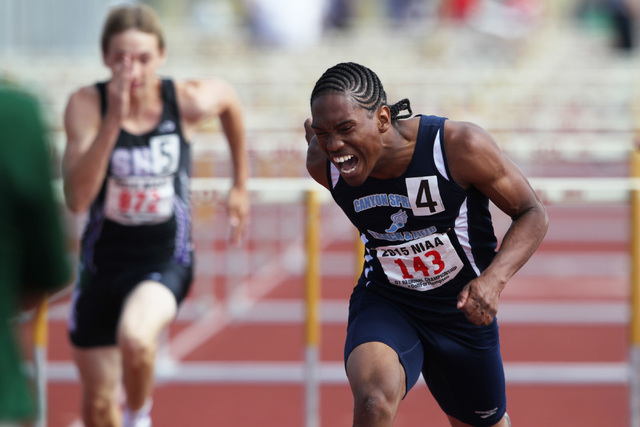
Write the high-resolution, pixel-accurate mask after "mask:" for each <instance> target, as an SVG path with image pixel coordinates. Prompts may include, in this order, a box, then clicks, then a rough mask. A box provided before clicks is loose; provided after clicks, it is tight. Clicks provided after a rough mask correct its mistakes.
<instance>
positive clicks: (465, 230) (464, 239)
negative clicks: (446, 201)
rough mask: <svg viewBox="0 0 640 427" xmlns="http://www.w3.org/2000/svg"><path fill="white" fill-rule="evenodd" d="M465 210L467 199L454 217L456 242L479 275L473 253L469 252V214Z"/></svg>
mask: <svg viewBox="0 0 640 427" xmlns="http://www.w3.org/2000/svg"><path fill="white" fill-rule="evenodd" d="M468 213H469V212H468V210H467V199H465V200H464V202H463V203H462V205H461V206H460V213H459V214H458V217H457V218H456V222H455V224H456V225H455V231H456V236H458V242H460V246H462V249H463V250H464V253H465V254H466V255H467V258H468V259H469V263H470V264H471V267H473V271H475V272H476V274H477V275H478V276H479V275H480V269H479V268H478V266H477V265H476V260H475V259H474V258H473V253H472V252H471V243H470V242H469V225H468V224H469V215H468Z"/></svg>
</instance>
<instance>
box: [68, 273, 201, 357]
mask: <svg viewBox="0 0 640 427" xmlns="http://www.w3.org/2000/svg"><path fill="white" fill-rule="evenodd" d="M146 280H153V281H156V282H159V283H162V284H163V285H165V286H166V287H167V288H168V289H169V290H170V291H171V293H173V295H174V296H175V297H176V303H177V304H180V303H181V302H182V301H183V300H184V298H185V297H186V295H187V293H188V291H189V288H190V287H191V282H192V280H193V265H187V266H183V265H181V264H178V263H173V262H168V263H165V264H162V265H156V266H144V267H136V268H133V269H127V270H126V271H123V272H118V273H115V274H110V275H104V274H103V275H99V274H92V273H91V272H89V271H88V270H87V269H83V268H82V266H80V268H79V269H78V278H77V280H76V287H75V289H74V291H73V300H72V307H71V313H70V318H69V337H70V339H71V343H72V344H73V345H74V346H76V347H82V348H90V347H100V346H113V345H116V333H117V328H118V322H119V320H120V313H121V312H122V306H123V304H124V301H125V299H126V298H127V296H128V295H129V293H130V292H131V291H132V290H133V289H134V288H135V287H136V286H137V285H138V284H140V283H141V282H143V281H146Z"/></svg>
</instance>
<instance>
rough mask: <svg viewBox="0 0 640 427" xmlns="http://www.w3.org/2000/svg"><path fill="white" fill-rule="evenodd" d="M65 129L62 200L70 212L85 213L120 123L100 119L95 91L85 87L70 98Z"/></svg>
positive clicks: (104, 173)
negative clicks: (63, 195)
mask: <svg viewBox="0 0 640 427" xmlns="http://www.w3.org/2000/svg"><path fill="white" fill-rule="evenodd" d="M64 126H65V131H66V134H67V145H66V148H65V151H64V155H63V158H62V174H63V179H64V194H65V199H66V203H67V206H68V208H69V209H70V210H71V211H72V212H76V213H79V212H85V211H86V210H87V209H88V208H89V206H90V205H91V202H93V200H94V199H95V197H96V196H97V194H98V192H99V191H100V186H101V185H102V181H103V180H104V177H105V175H106V172H107V167H108V165H109V156H110V153H111V150H112V149H113V146H114V145H115V143H116V139H117V137H118V133H119V132H120V124H119V122H118V121H117V120H113V117H111V118H106V117H105V120H104V121H102V120H101V118H100V102H99V99H98V93H97V90H96V89H95V88H93V87H86V88H82V89H80V90H79V91H77V92H76V93H74V94H73V95H71V97H70V99H69V102H68V104H67V108H66V110H65V115H64Z"/></svg>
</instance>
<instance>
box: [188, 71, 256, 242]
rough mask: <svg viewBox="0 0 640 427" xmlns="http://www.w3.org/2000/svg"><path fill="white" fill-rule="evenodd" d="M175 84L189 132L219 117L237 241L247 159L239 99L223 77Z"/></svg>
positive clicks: (245, 200)
mask: <svg viewBox="0 0 640 427" xmlns="http://www.w3.org/2000/svg"><path fill="white" fill-rule="evenodd" d="M178 88H179V89H178V99H179V105H180V112H181V114H182V119H183V122H184V124H185V128H186V130H188V132H189V133H195V131H196V130H197V128H198V127H199V126H200V125H201V123H202V122H203V121H204V120H207V119H210V118H216V117H218V118H219V119H220V123H221V124H222V131H223V132H224V134H225V137H226V139H227V141H228V143H229V149H230V152H231V160H232V163H233V177H232V179H233V184H232V186H231V189H230V190H229V196H228V199H227V209H228V213H229V224H230V226H231V241H232V242H233V243H235V244H237V243H239V242H240V237H241V236H242V232H243V230H244V227H245V226H246V223H247V220H248V217H249V194H248V191H247V181H248V179H249V161H248V157H247V145H246V133H245V127H244V116H243V113H242V108H241V106H240V101H239V99H238V96H237V94H236V91H235V89H234V88H233V86H232V85H231V84H229V83H228V82H226V81H225V80H222V79H206V80H189V81H185V82H182V83H180V84H179V86H178Z"/></svg>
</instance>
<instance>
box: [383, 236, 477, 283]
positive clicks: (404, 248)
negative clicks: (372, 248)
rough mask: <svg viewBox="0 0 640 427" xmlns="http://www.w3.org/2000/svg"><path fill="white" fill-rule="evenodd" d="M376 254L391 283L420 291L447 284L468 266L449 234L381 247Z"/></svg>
mask: <svg viewBox="0 0 640 427" xmlns="http://www.w3.org/2000/svg"><path fill="white" fill-rule="evenodd" d="M376 253H377V255H378V260H379V261H380V264H381V265H382V268H383V270H384V272H385V274H386V276H387V279H388V280H389V282H390V283H391V284H393V285H396V286H401V287H404V288H408V289H413V290H417V291H428V290H431V289H435V288H438V287H440V286H442V285H444V284H445V283H447V282H448V281H450V280H451V279H453V278H454V277H456V276H457V275H458V273H459V272H460V270H461V269H462V267H463V265H464V264H463V262H462V260H461V259H460V257H459V256H458V253H457V252H456V250H455V248H454V247H453V245H452V244H451V241H450V240H449V237H448V236H447V234H446V233H445V234H434V235H431V236H427V237H423V238H422V239H418V240H414V241H411V242H407V243H404V244H402V245H398V246H385V247H379V248H377V249H376Z"/></svg>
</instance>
